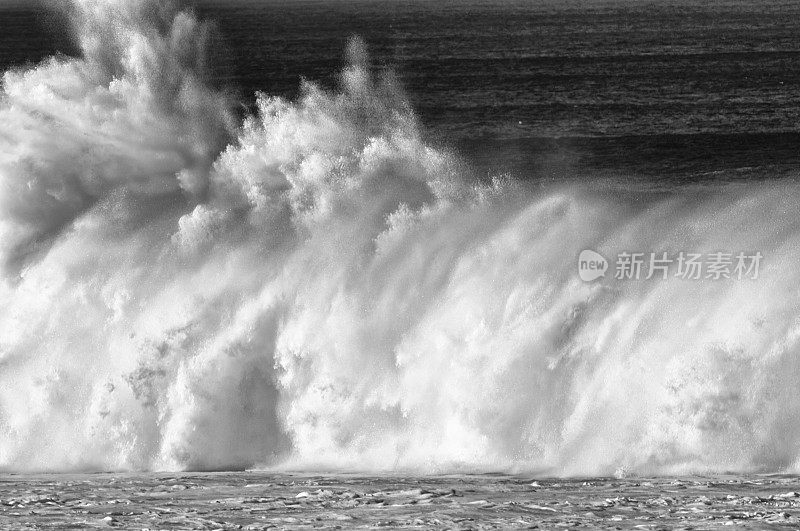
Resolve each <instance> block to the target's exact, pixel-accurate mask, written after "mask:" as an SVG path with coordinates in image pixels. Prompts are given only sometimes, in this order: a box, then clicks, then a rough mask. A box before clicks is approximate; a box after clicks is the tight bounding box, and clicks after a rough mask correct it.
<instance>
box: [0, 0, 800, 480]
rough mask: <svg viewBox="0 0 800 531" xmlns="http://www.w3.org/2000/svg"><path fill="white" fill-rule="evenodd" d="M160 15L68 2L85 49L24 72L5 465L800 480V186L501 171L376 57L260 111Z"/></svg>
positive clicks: (1, 196)
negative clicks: (619, 184) (331, 87)
mask: <svg viewBox="0 0 800 531" xmlns="http://www.w3.org/2000/svg"><path fill="white" fill-rule="evenodd" d="M162 4H163V2H158V3H157V2H154V1H153V2H151V1H149V0H136V1H131V0H77V1H75V2H73V3H70V4H69V5H68V6H65V9H67V10H68V11H69V15H70V17H71V18H72V20H73V22H74V26H75V35H76V40H77V42H78V43H79V44H80V49H81V51H82V54H81V56H80V57H79V58H72V57H64V56H59V57H53V58H51V59H49V60H46V61H44V62H43V63H41V64H39V65H36V66H33V67H27V68H17V69H14V70H11V71H9V72H6V73H5V74H4V76H3V81H2V95H1V96H0V261H1V264H2V270H1V271H2V281H1V282H0V469H2V470H5V471H28V472H30V471H62V470H184V469H222V468H243V467H277V468H285V469H310V468H314V469H326V470H338V471H354V470H360V471H398V470H411V471H416V472H421V473H428V472H431V473H432V472H453V471H479V470H499V471H522V470H528V471H539V472H541V473H548V474H557V475H575V474H609V473H614V472H622V473H643V474H644V473H647V474H661V473H671V472H689V471H753V470H768V471H797V470H798V468H800V467H798V458H799V457H800V446H799V445H798V441H800V417H798V413H797V412H798V411H800V385H799V384H800V356H799V355H798V354H800V345H798V342H799V341H800V321H799V320H798V318H799V317H800V297H798V286H800V269H798V267H797V264H798V263H800V226H798V221H797V212H796V205H797V204H798V201H800V187H798V186H797V185H795V184H794V183H788V182H778V181H772V182H769V181H764V182H762V183H759V184H749V185H740V186H721V185H720V186H718V187H716V188H709V189H705V190H700V191H698V190H693V191H674V192H672V193H670V194H669V195H668V196H665V195H661V196H658V197H656V196H655V195H652V194H651V195H644V194H636V193H628V194H622V193H617V194H608V193H605V194H603V193H600V192H598V191H593V190H596V189H597V188H598V187H596V186H594V187H593V186H591V185H590V184H585V185H582V184H580V183H577V184H576V183H572V184H571V185H569V186H566V185H565V186H564V187H562V188H553V187H550V188H541V187H539V188H536V187H533V186H526V185H524V184H522V183H521V181H518V180H515V178H514V177H513V176H512V177H511V178H505V179H496V180H495V181H494V182H493V183H487V182H485V180H484V181H483V182H482V183H481V182H479V181H478V180H476V179H475V177H474V175H473V174H472V173H471V172H470V170H469V167H468V165H467V164H465V163H463V162H460V160H459V158H458V157H457V156H455V155H453V154H452V153H449V152H446V151H443V150H442V149H440V148H436V147H432V146H431V145H429V144H428V143H426V140H425V136H424V133H423V132H422V131H421V128H420V126H419V124H418V121H417V119H416V118H415V116H414V113H413V111H412V109H411V108H410V106H409V104H408V102H407V100H406V99H405V97H404V96H403V94H402V91H401V90H400V89H399V88H398V87H397V86H396V84H395V83H393V82H392V80H391V79H390V78H386V79H383V80H376V79H373V78H372V77H371V76H370V73H369V67H368V60H367V57H366V53H365V51H364V47H363V45H362V44H360V43H359V42H358V41H354V42H353V43H351V46H350V49H349V50H348V51H347V54H348V57H349V66H347V67H346V68H345V69H344V71H343V73H342V74H341V86H340V90H338V91H336V92H331V91H326V90H324V89H322V88H320V87H318V86H315V85H314V84H311V83H307V84H305V85H304V87H303V89H302V95H301V96H300V97H299V98H298V100H297V101H286V100H284V99H281V98H276V97H270V96H269V95H267V94H260V95H259V96H258V103H257V107H258V110H257V112H255V113H253V114H252V115H251V116H248V117H246V118H245V119H244V120H243V121H240V120H239V118H238V117H237V102H236V101H234V99H233V98H232V97H230V96H229V95H228V94H226V93H225V92H222V91H220V90H217V89H215V88H214V87H213V84H212V83H211V82H210V81H209V80H210V79H211V76H212V72H211V71H210V69H211V68H213V66H212V65H211V64H210V62H209V60H208V58H207V53H206V50H207V47H208V43H209V42H210V40H211V39H212V33H213V32H212V30H211V28H210V27H209V26H208V25H206V24H205V23H202V22H200V21H198V20H197V19H196V17H195V16H194V15H193V14H192V13H190V12H188V11H181V10H180V9H179V8H177V7H175V6H166V7H165V6H164V5H162ZM584 249H594V250H597V251H599V252H601V253H604V254H605V255H606V256H609V255H611V254H613V253H614V252H617V251H620V250H641V251H653V252H660V251H675V252H677V251H695V252H713V251H718V250H745V251H758V252H761V253H763V255H764V263H763V265H762V270H761V272H760V276H759V278H758V279H757V280H750V281H742V282H734V281H725V280H721V281H712V280H701V281H685V280H681V279H667V280H650V281H646V282H645V281H642V282H633V281H631V282H622V281H620V282H613V281H599V282H594V283H586V282H583V281H581V279H580V278H579V277H578V275H577V270H576V260H577V257H578V255H579V254H580V252H581V251H582V250H584Z"/></svg>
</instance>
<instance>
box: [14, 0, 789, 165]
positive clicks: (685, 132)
mask: <svg viewBox="0 0 800 531" xmlns="http://www.w3.org/2000/svg"><path fill="white" fill-rule="evenodd" d="M195 8H196V9H197V10H198V11H199V13H200V14H201V15H202V17H203V18H205V19H211V20H214V21H216V24H217V27H218V29H219V33H220V39H219V42H218V45H217V46H215V51H216V55H217V57H216V58H215V59H216V62H217V65H218V66H217V68H216V70H215V71H216V72H217V74H218V80H219V82H220V83H222V84H224V85H225V86H226V87H228V88H229V89H231V90H232V91H235V92H236V93H237V94H238V96H239V97H240V99H241V100H242V101H243V102H244V103H252V101H253V95H254V93H255V92H256V91H264V92H267V93H269V94H273V95H283V96H286V97H294V96H296V95H297V93H298V89H299V86H300V81H301V79H303V78H306V79H309V80H315V81H318V82H321V83H323V84H325V85H327V86H333V85H335V84H336V81H337V73H338V71H339V70H340V68H341V66H342V64H343V60H344V50H345V48H346V44H347V40H348V39H349V38H350V37H351V36H352V35H359V36H361V37H363V39H364V40H365V41H366V43H367V45H368V47H369V50H370V53H371V56H372V60H373V63H374V66H375V68H376V70H383V71H391V72H393V73H394V75H395V76H396V77H397V78H398V79H399V81H400V83H401V84H402V86H403V87H404V89H405V90H406V91H407V93H408V95H409V98H410V100H411V102H412V104H413V105H414V108H415V109H416V111H417V112H418V114H419V116H420V118H421V121H422V122H423V124H424V125H425V126H426V130H427V132H428V134H429V136H430V138H431V140H432V141H433V142H435V143H437V144H439V145H444V146H450V147H453V148H456V149H457V150H458V151H459V152H461V153H462V154H463V155H465V156H466V157H468V158H469V159H471V160H472V161H473V162H475V163H476V164H478V166H479V167H481V169H482V170H485V171H489V172H498V171H505V170H510V171H513V172H514V174H515V175H516V176H517V177H519V178H531V177H536V176H538V177H547V176H554V177H558V176H560V175H568V174H569V173H570V172H577V173H580V174H588V173H592V172H601V173H612V174H617V175H625V176H630V177H636V176H640V175H646V176H664V177H666V178H670V179H676V178H679V179H689V180H697V179H705V178H710V179H728V178H733V179H736V178H752V177H780V176H787V175H793V174H794V173H795V170H796V168H797V167H798V164H799V163H800V155H798V149H797V145H798V141H800V128H799V127H798V124H799V123H800V120H798V118H799V117H800V106H798V102H800V31H799V30H800V1H777V2H760V1H755V0H749V1H731V2H713V3H711V2H681V1H657V2H633V1H618V2H608V1H594V2H569V1H567V2H554V1H545V2H529V1H519V0H509V1H487V0H481V1H460V2H434V1H422V0H416V1H408V0H387V1H377V0H372V1H364V0H357V1H352V2H350V1H348V2H345V1H307V0H306V1H304V0H300V1H294V2H270V1H255V0H254V1H240V2H234V3H231V2H223V1H213V0H212V1H209V2H205V3H202V4H196V5H195ZM67 27H68V26H67V23H66V21H65V19H64V17H63V16H61V15H60V14H58V13H56V12H54V11H53V10H47V9H42V8H41V7H37V4H33V3H30V4H27V5H23V6H19V5H18V6H16V7H13V8H10V7H6V8H5V9H2V10H0V68H2V69H6V68H8V67H10V66H12V65H18V64H25V63H29V62H36V61H39V60H41V59H42V58H44V57H46V56H48V55H51V54H53V53H55V52H61V53H65V54H73V53H75V46H74V44H73V43H72V42H71V38H70V36H69V33H68V32H67V31H66V28H67Z"/></svg>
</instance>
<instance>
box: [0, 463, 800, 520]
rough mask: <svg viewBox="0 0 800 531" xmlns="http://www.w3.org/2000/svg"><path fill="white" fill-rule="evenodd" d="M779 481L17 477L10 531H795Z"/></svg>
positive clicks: (5, 496) (796, 504) (10, 485)
mask: <svg viewBox="0 0 800 531" xmlns="http://www.w3.org/2000/svg"><path fill="white" fill-rule="evenodd" d="M798 491H800V482H799V481H798V479H797V478H794V477H784V476H751V477H740V476H739V477H737V476H723V477H715V478H702V477H696V478H691V479H687V478H668V477H662V478H658V479H644V478H640V479H614V478H593V479H572V480H547V479H538V480H532V479H530V478H525V477H518V476H511V477H506V476H446V477H425V478H420V477H403V476H390V477H385V476H383V477H381V476H355V475H344V476H342V475H339V476H324V475H323V476H320V475H299V474H288V475H275V474H264V473H238V474H230V473H220V474H180V475H105V474H93V475H74V476H73V475H70V476H37V477H17V476H11V477H6V478H3V479H2V480H0V495H2V498H0V528H3V529H34V528H35V529H69V528H73V529H78V528H79V529H91V528H98V529H109V528H110V529H225V530H227V529H248V530H257V529H276V528H279V529H287V528H288V529H317V528H321V527H322V528H347V529H375V528H389V529H431V528H438V529H442V528H444V529H537V528H542V529H553V528H569V529H576V528H585V527H588V528H593V529H718V528H719V529H722V528H728V527H729V526H735V527H736V528H737V529H747V528H749V529H764V528H765V527H768V528H769V529H795V528H796V527H797V525H798V523H800V492H798Z"/></svg>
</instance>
